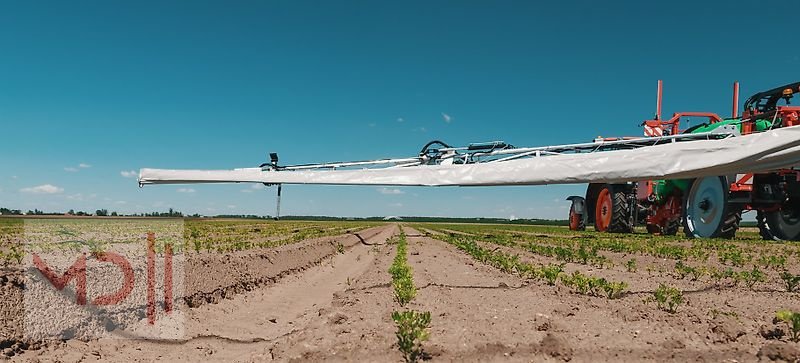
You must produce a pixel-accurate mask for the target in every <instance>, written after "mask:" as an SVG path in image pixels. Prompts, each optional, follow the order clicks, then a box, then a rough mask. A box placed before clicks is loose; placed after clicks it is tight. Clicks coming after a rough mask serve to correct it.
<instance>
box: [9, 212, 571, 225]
mask: <svg viewBox="0 0 800 363" xmlns="http://www.w3.org/2000/svg"><path fill="white" fill-rule="evenodd" d="M0 214H2V215H41V216H47V215H70V216H98V217H161V218H181V217H188V218H231V219H272V217H271V216H269V215H266V216H259V215H255V214H220V215H215V216H202V215H200V214H197V213H195V214H192V215H184V214H183V213H182V212H180V211H177V210H174V209H172V208H170V209H169V210H168V211H166V212H149V213H133V214H121V213H117V212H116V211H112V212H109V211H108V209H98V210H96V211H94V213H91V212H84V211H75V210H73V209H70V210H69V211H68V212H66V213H57V212H43V211H41V210H38V209H34V210H32V211H31V210H29V211H27V212H24V213H23V212H22V211H21V210H19V209H8V208H0ZM281 219H283V220H303V221H384V220H386V217H329V216H285V217H281ZM389 219H390V220H398V221H403V222H439V223H495V224H532V225H551V226H566V225H569V221H566V220H550V219H535V218H533V219H526V218H520V219H512V220H509V219H505V218H478V217H475V218H459V217H408V216H406V217H402V216H401V217H390V218H389Z"/></svg>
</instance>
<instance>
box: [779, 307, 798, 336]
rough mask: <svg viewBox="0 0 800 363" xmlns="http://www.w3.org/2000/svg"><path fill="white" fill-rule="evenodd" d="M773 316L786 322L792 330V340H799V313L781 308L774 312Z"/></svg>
mask: <svg viewBox="0 0 800 363" xmlns="http://www.w3.org/2000/svg"><path fill="white" fill-rule="evenodd" d="M775 318H777V319H778V320H780V321H782V322H784V323H786V325H788V326H789V330H790V331H791V332H792V338H791V339H792V341H793V342H797V341H800V313H796V312H792V311H789V310H781V311H778V312H777V313H775Z"/></svg>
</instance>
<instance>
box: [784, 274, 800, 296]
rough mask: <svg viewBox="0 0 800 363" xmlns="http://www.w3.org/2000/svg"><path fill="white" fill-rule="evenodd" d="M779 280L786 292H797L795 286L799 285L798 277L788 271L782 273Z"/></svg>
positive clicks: (799, 276)
mask: <svg viewBox="0 0 800 363" xmlns="http://www.w3.org/2000/svg"><path fill="white" fill-rule="evenodd" d="M781 280H783V284H784V285H786V291H788V292H794V291H795V290H797V285H800V275H792V274H790V273H789V271H784V272H783V273H782V274H781Z"/></svg>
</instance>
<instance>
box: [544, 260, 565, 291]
mask: <svg viewBox="0 0 800 363" xmlns="http://www.w3.org/2000/svg"><path fill="white" fill-rule="evenodd" d="M562 272H564V264H563V263H562V264H558V265H555V264H549V265H547V266H542V268H541V274H542V276H543V277H544V278H545V280H547V284H548V285H550V286H552V285H555V284H556V281H558V276H559V275H561V273H562Z"/></svg>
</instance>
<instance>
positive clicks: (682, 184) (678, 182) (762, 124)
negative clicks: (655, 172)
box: [653, 118, 773, 204]
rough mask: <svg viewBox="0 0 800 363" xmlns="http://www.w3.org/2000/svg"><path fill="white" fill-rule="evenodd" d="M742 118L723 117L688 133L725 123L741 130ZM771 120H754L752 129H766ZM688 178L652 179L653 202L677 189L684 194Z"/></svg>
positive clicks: (769, 127)
mask: <svg viewBox="0 0 800 363" xmlns="http://www.w3.org/2000/svg"><path fill="white" fill-rule="evenodd" d="M741 122H742V120H741V119H738V118H731V119H725V120H722V121H720V122H717V123H713V124H703V125H700V126H697V127H696V128H694V129H692V130H691V131H690V133H692V134H697V133H703V132H711V131H714V130H715V129H717V128H719V127H722V126H725V125H736V126H737V127H738V128H739V131H740V132H741V131H742V124H741ZM772 125H773V122H772V121H771V120H756V121H755V122H754V125H753V126H754V127H753V128H754V129H755V131H756V132H760V131H766V130H769V129H771V128H772ZM690 182H691V180H690V179H672V180H654V181H653V194H654V196H655V202H656V203H658V204H660V203H663V202H664V201H665V200H666V198H667V197H669V196H671V195H674V194H675V193H676V192H677V191H680V192H681V193H682V194H685V193H686V192H687V190H688V189H689V183H690Z"/></svg>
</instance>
